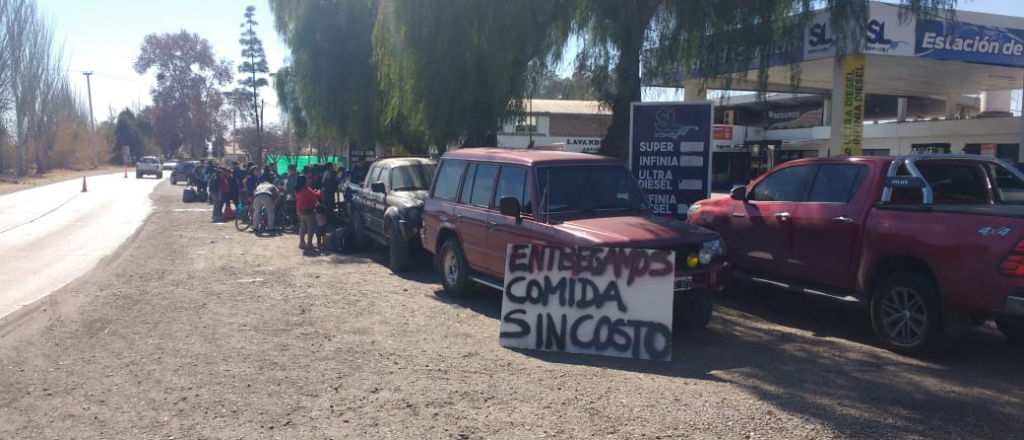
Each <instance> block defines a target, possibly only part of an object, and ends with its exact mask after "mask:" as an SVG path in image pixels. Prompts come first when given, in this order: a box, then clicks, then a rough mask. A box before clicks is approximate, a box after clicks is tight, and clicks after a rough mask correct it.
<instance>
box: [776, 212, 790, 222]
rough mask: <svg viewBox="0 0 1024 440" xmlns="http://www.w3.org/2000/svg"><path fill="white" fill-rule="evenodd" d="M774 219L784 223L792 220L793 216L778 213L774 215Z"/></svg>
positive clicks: (786, 213)
mask: <svg viewBox="0 0 1024 440" xmlns="http://www.w3.org/2000/svg"><path fill="white" fill-rule="evenodd" d="M775 218H776V219H778V220H779V221H782V222H786V221H789V219H791V218H793V215H792V214H790V213H788V212H780V213H778V214H775Z"/></svg>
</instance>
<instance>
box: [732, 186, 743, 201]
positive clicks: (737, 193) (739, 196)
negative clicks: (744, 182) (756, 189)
mask: <svg viewBox="0 0 1024 440" xmlns="http://www.w3.org/2000/svg"><path fill="white" fill-rule="evenodd" d="M729 197H732V199H733V200H739V201H743V202H745V201H747V187H745V186H737V187H735V188H733V189H732V191H729Z"/></svg>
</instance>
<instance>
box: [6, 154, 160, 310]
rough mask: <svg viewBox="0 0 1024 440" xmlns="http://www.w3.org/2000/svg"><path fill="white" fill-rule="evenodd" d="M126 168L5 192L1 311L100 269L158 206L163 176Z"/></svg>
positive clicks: (41, 295) (32, 299)
mask: <svg viewBox="0 0 1024 440" xmlns="http://www.w3.org/2000/svg"><path fill="white" fill-rule="evenodd" d="M124 176H125V175H124V174H123V173H117V174H108V175H102V176H93V177H88V178H87V179H86V182H85V186H86V189H87V191H86V192H82V180H80V179H76V180H68V181H64V182H59V183H55V184H52V185H46V186H41V187H36V188H32V189H27V190H24V191H19V192H15V193H12V194H8V195H5V196H0V259H2V260H3V262H2V266H3V271H2V272H0V317H3V316H6V315H8V314H10V313H11V312H14V311H15V310H17V309H18V308H20V307H22V306H25V305H28V304H31V303H32V302H33V301H36V300H38V299H39V298H42V297H44V296H46V295H48V294H50V293H51V292H53V291H55V290H57V289H59V288H61V287H62V286H64V285H65V284H67V283H69V282H70V281H71V280H74V279H75V278H77V277H78V276H80V275H82V274H83V273H85V272H86V271H88V270H89V269H92V268H93V267H94V266H95V265H96V264H97V263H98V262H100V260H101V259H102V258H103V257H105V256H107V255H109V254H110V253H111V252H112V251H113V250H115V249H117V247H118V246H120V245H121V244H122V243H124V241H125V240H126V239H127V238H128V237H130V236H131V235H132V234H133V233H134V232H135V231H136V229H138V227H139V225H141V224H142V222H143V221H144V220H145V219H146V217H147V216H149V213H150V211H151V210H152V201H151V200H150V194H151V193H152V192H153V188H154V187H155V186H156V185H157V184H158V183H161V182H163V181H164V180H163V179H154V178H148V177H147V178H144V179H136V178H135V176H134V175H131V174H129V177H128V178H127V179H126V178H125V177H124Z"/></svg>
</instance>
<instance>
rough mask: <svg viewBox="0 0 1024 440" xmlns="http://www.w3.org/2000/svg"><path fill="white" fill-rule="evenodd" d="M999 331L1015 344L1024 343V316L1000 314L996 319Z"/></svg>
mask: <svg viewBox="0 0 1024 440" xmlns="http://www.w3.org/2000/svg"><path fill="white" fill-rule="evenodd" d="M995 321H996V327H999V332H1000V333H1002V334H1003V336H1006V339H1008V340H1010V342H1012V343H1014V344H1024V316H1000V317H998V318H996V319H995Z"/></svg>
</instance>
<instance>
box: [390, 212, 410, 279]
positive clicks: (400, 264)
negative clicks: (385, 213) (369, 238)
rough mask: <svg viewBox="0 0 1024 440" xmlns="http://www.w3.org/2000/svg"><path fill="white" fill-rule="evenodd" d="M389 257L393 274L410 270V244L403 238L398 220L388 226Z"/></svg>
mask: <svg viewBox="0 0 1024 440" xmlns="http://www.w3.org/2000/svg"><path fill="white" fill-rule="evenodd" d="M388 256H389V257H390V261H391V271H392V272H401V271H404V270H407V269H409V243H407V242H406V241H405V238H403V236H402V231H401V227H400V226H399V224H398V220H392V221H391V224H390V225H388Z"/></svg>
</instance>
